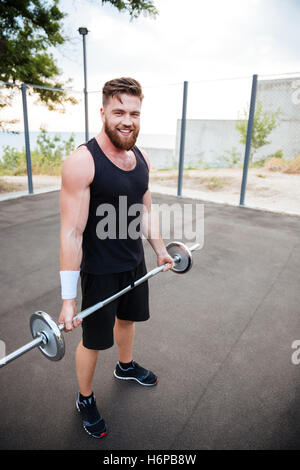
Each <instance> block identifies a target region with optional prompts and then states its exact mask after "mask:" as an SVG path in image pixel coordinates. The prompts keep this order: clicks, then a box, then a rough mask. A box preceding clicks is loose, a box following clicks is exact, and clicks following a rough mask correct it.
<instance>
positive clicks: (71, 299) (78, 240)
mask: <svg viewBox="0 0 300 470" xmlns="http://www.w3.org/2000/svg"><path fill="white" fill-rule="evenodd" d="M102 98H103V101H102V108H101V109H100V113H101V118H102V129H101V131H100V132H99V134H97V135H96V137H94V138H92V139H91V140H89V141H88V142H86V143H84V144H82V145H81V146H79V147H78V148H77V149H76V150H75V151H74V152H73V153H72V154H71V155H70V156H69V157H68V158H67V159H66V161H65V162H64V165H63V169H62V186H61V196H60V198H61V199H60V205H61V233H60V269H61V270H60V278H61V291H62V299H63V304H62V309H61V313H60V316H59V323H64V325H65V331H67V332H68V331H72V330H73V329H74V328H76V327H78V326H79V325H80V324H82V340H81V341H80V343H79V345H78V347H77V350H76V372H77V379H78V385H79V392H78V394H77V399H76V407H77V410H78V411H79V412H80V414H81V416H82V420H83V427H84V429H85V430H86V431H87V433H88V434H89V435H91V436H93V437H96V438H101V437H103V436H105V435H106V434H107V427H106V424H105V422H104V419H103V418H102V416H101V415H100V413H99V410H98V408H97V405H96V399H95V396H94V392H93V385H92V383H93V376H94V372H95V367H96V363H97V359H98V354H99V351H102V350H105V349H107V348H110V347H112V346H113V344H114V340H115V342H116V344H117V348H118V356H119V357H118V363H117V364H116V368H115V370H114V376H115V377H116V378H117V379H120V380H135V381H137V382H138V383H139V384H141V385H143V386H148V387H150V386H154V385H156V384H157V383H158V377H157V376H156V375H155V374H154V373H153V372H151V371H150V370H148V369H146V368H144V367H142V366H140V365H139V364H138V363H137V362H135V361H134V360H133V357H132V347H133V341H134V329H135V322H137V321H145V320H148V319H149V295H148V282H147V281H146V282H144V283H143V284H141V285H139V286H138V287H136V288H134V289H132V290H130V291H129V292H127V293H126V294H124V295H123V296H122V297H120V298H119V299H117V300H115V301H114V302H111V303H110V304H108V305H106V306H105V307H103V308H102V309H101V310H100V311H99V312H98V311H96V312H95V313H93V314H92V315H90V316H88V317H86V318H85V319H84V320H79V319H75V320H74V321H73V317H74V316H75V315H76V304H75V301H76V296H77V282H78V278H79V276H80V277H81V290H82V310H83V309H86V308H88V307H90V306H91V305H94V304H96V303H98V302H99V301H100V300H103V299H104V298H107V297H109V296H111V295H112V294H114V293H116V292H117V291H119V290H121V289H123V288H124V287H127V286H128V285H129V284H131V283H132V282H133V281H134V280H136V279H138V278H140V277H142V276H143V275H144V274H146V272H147V271H146V265H145V259H144V250H143V242H142V234H143V235H144V236H145V238H146V239H147V240H148V241H149V243H150V245H151V246H152V248H153V250H154V252H155V254H156V257H157V265H158V266H161V265H163V264H166V267H165V268H164V271H167V270H169V269H172V268H173V267H174V261H173V259H172V258H171V257H170V256H169V254H168V252H167V250H166V247H165V244H164V242H163V240H162V238H161V236H160V234H159V229H158V221H155V218H151V194H150V190H149V187H148V182H149V171H150V162H149V158H148V156H147V155H146V153H145V152H144V151H143V152H142V151H141V150H140V149H138V147H137V146H135V143H136V140H137V137H138V134H139V130H140V115H141V105H142V101H143V93H142V88H141V85H140V84H139V82H137V81H136V80H134V79H133V78H119V79H114V80H110V81H108V82H107V83H105V85H104V87H103V96H102ZM120 197H122V198H124V197H126V200H127V209H128V208H130V207H135V206H134V205H136V204H137V205H142V206H143V207H144V208H145V210H146V211H145V212H146V213H147V217H148V218H149V217H150V219H151V221H152V222H151V223H150V224H142V226H143V229H142V230H141V231H140V236H138V237H137V236H134V237H133V236H129V230H128V228H129V225H130V222H132V220H133V216H132V215H131V216H129V215H128V212H130V211H126V214H125V211H124V208H123V206H122V207H121V204H120ZM108 207H112V208H113V209H114V212H115V215H116V217H115V221H116V227H115V230H113V231H112V232H113V233H114V235H115V236H105V234H103V233H102V234H100V235H102V236H99V223H100V224H101V220H102V221H103V217H104V215H105V209H107V208H108ZM124 216H126V217H125V219H124ZM120 218H121V219H122V221H123V222H124V220H126V221H127V222H126V223H127V227H126V228H127V231H126V234H125V235H126V236H124V233H123V232H124V230H120V225H124V223H123V222H122V224H120V220H121V219H120ZM153 220H154V224H153ZM121 232H122V233H121ZM157 234H158V235H157Z"/></svg>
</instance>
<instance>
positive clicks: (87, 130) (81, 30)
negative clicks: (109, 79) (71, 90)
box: [78, 27, 89, 142]
mask: <svg viewBox="0 0 300 470" xmlns="http://www.w3.org/2000/svg"><path fill="white" fill-rule="evenodd" d="M78 31H79V34H81V35H82V39H83V70H84V111H85V140H86V142H87V141H88V140H89V116H88V92H87V74H86V44H85V36H86V35H87V34H88V29H87V28H84V27H80V28H79V29H78Z"/></svg>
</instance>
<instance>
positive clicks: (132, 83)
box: [102, 77, 144, 106]
mask: <svg viewBox="0 0 300 470" xmlns="http://www.w3.org/2000/svg"><path fill="white" fill-rule="evenodd" d="M122 93H127V94H128V95H133V96H137V97H138V98H140V100H141V101H142V100H143V98H144V95H143V92H142V87H141V85H140V83H139V82H138V81H137V80H135V79H134V78H130V77H122V78H114V79H113V80H109V82H106V83H105V85H104V87H103V89H102V103H103V106H105V105H106V103H107V101H108V99H109V97H110V96H111V97H113V96H115V95H118V99H119V95H121V94H122Z"/></svg>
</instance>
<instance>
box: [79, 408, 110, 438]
mask: <svg viewBox="0 0 300 470" xmlns="http://www.w3.org/2000/svg"><path fill="white" fill-rule="evenodd" d="M76 409H77V411H78V413H80V409H79V406H78V403H77V401H76ZM82 426H83V429H84V430H85V432H87V433H88V435H89V436H91V437H94V438H95V439H101V437H104V436H106V435H107V431H104V432H103V433H101V434H100V436H95V435H94V434H92V433H91V432H90V431H88V430H87V428H86V427H85V425H84V424H83V425H82Z"/></svg>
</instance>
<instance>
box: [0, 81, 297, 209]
mask: <svg viewBox="0 0 300 470" xmlns="http://www.w3.org/2000/svg"><path fill="white" fill-rule="evenodd" d="M252 83H253V77H242V78H231V79H216V80H202V81H197V82H196V81H191V82H188V83H187V84H186V86H187V88H186V91H187V100H186V103H185V105H186V113H185V114H182V109H183V89H184V87H183V83H169V84H152V85H151V84H143V91H144V95H145V98H144V101H143V105H142V115H141V132H140V135H139V138H138V141H137V145H138V146H139V147H141V148H142V149H144V150H145V151H146V152H147V153H148V155H149V157H150V161H151V165H152V172H151V178H150V183H151V184H150V187H151V189H152V190H154V191H161V192H167V193H170V194H178V195H179V192H178V191H177V186H178V187H179V184H178V175H179V176H180V171H179V170H180V169H181V165H180V164H179V163H180V161H181V163H182V170H183V171H182V176H183V184H182V191H183V194H182V195H184V196H191V197H196V198H200V199H203V200H211V201H215V202H222V203H229V204H234V205H238V204H239V200H240V193H241V184H242V177H243V169H244V179H243V181H244V182H245V190H247V192H246V198H245V199H246V204H247V205H249V206H255V207H261V208H271V209H274V210H287V211H288V210H289V209H290V210H291V212H293V207H290V205H289V204H290V202H288V201H287V200H285V199H286V198H285V196H287V195H288V194H287V193H288V191H287V189H284V187H283V186H284V185H285V188H288V187H289V183H291V182H292V183H293V184H295V188H296V183H297V181H296V179H294V180H292V179H291V178H290V179H289V180H287V179H286V178H287V177H288V175H292V174H293V175H297V174H298V173H299V172H300V169H299V167H300V164H299V160H300V135H299V120H300V113H299V109H300V74H293V75H282V76H269V77H266V76H263V77H258V81H257V90H256V100H255V102H254V103H253V104H254V105H255V108H253V109H255V113H253V116H252V118H253V128H252V133H251V135H249V129H248V120H249V108H250V98H251V88H252ZM103 84H104V83H103ZM103 84H100V86H99V90H96V91H89V93H88V110H89V126H90V129H89V138H92V137H94V136H95V135H96V134H97V133H98V132H99V131H100V128H101V124H102V123H101V116H100V108H101V104H102V103H101V101H102V93H101V88H102V85H103ZM3 86H4V85H2V88H1V90H0V91H1V95H2V99H3V96H4V95H5V94H9V93H11V90H12V88H11V87H9V88H8V89H7V88H3ZM34 88H35V86H32V85H31V86H27V87H26V96H27V117H28V127H29V134H28V136H27V137H28V142H29V144H30V145H29V147H30V148H29V150H30V151H29V152H28V149H27V154H28V153H29V155H27V157H28V158H30V157H31V159H32V163H33V170H34V172H36V170H37V168H36V166H38V165H37V163H38V162H37V159H38V158H37V155H38V154H39V159H40V160H43V159H45V154H46V153H47V152H48V158H49V159H50V160H51V159H52V160H53V161H52V163H53V165H54V163H55V162H54V160H55V155H58V154H59V153H60V154H62V156H63V158H64V157H65V156H66V155H67V153H68V152H69V151H71V150H72V149H73V148H75V147H77V146H78V145H80V144H82V143H83V142H85V141H86V135H85V132H84V129H85V109H84V94H83V91H78V92H77V91H74V90H61V91H65V92H66V93H67V96H68V97H69V98H70V99H72V100H73V104H71V103H70V102H68V103H66V104H65V105H64V111H65V112H64V113H63V112H61V111H62V109H60V110H51V111H49V110H48V109H47V108H46V107H45V106H44V105H41V104H39V103H38V102H37V97H36V95H33V90H34ZM13 89H14V95H15V96H14V100H13V106H11V107H6V108H5V119H6V120H7V121H8V122H9V121H11V122H10V123H9V124H8V125H9V127H10V130H15V129H19V130H20V129H22V127H23V123H24V116H25V114H24V109H23V103H22V93H21V89H20V87H19V88H13ZM75 101H76V104H74V102H75ZM183 118H184V124H185V125H184V126H183V125H182V124H183V122H182V119H183ZM14 120H16V121H17V122H13V121H14ZM183 129H184V131H185V132H184V135H183V134H182V130H183ZM247 136H248V140H249V139H250V140H249V143H250V142H251V146H249V162H248V161H247V159H246V163H247V165H244V163H245V156H247V155H245V149H246V142H247ZM25 137H26V136H24V132H23V131H21V132H20V133H19V134H7V133H5V132H1V134H0V160H1V162H3V158H6V159H8V160H9V158H10V159H11V162H12V164H13V163H14V159H17V158H19V157H18V155H17V153H16V152H15V154H14V152H12V151H10V152H8V151H7V150H6V153H5V150H4V149H5V148H6V149H7V145H9V146H10V147H13V148H16V149H18V150H20V148H21V149H22V148H23V149H25V141H26V139H25ZM29 137H30V139H29ZM183 138H184V141H183ZM38 151H39V152H38ZM9 153H10V154H11V155H10V156H9V157H8V154H9ZM23 153H24V150H23ZM28 158H27V163H28ZM180 158H181V160H180ZM1 162H0V165H1ZM54 166H55V165H54ZM248 166H249V168H248ZM25 171H26V169H25ZM58 173H59V172H58ZM58 173H57V174H58ZM276 178H277V180H278V181H277V182H276V181H275V179H276ZM276 186H277V187H276ZM295 191H296V189H295ZM293 194H294V193H293ZM180 195H181V194H180ZM294 195H295V197H294V199H295V200H297V198H298V196H299V197H300V194H299V195H298V193H297V191H296V192H295V194H294ZM240 203H241V202H240ZM295 204H296V202H295ZM299 212H300V209H299Z"/></svg>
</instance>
